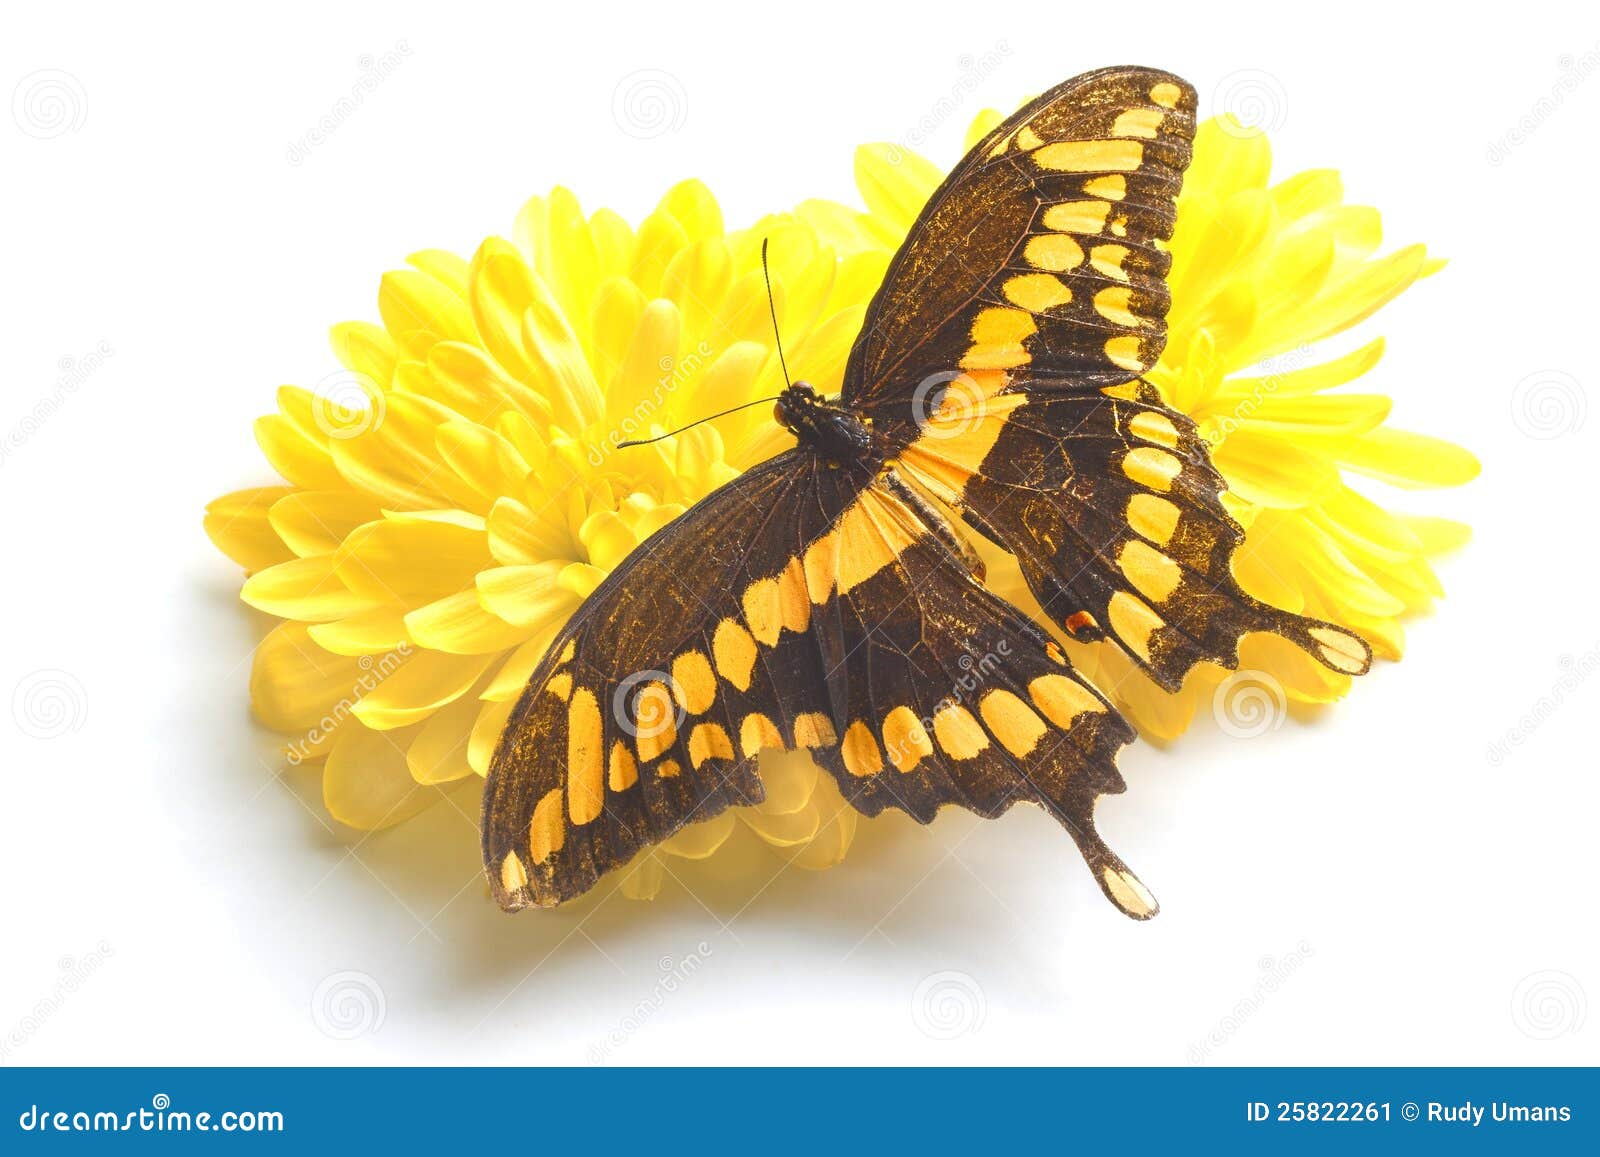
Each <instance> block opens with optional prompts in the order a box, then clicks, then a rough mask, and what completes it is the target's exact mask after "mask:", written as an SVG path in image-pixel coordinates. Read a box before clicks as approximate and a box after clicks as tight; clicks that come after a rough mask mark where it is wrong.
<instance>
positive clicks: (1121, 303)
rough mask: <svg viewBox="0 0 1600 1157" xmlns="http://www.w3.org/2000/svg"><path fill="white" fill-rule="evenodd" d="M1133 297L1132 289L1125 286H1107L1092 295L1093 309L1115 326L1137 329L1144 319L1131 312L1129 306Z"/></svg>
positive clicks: (1143, 322)
mask: <svg viewBox="0 0 1600 1157" xmlns="http://www.w3.org/2000/svg"><path fill="white" fill-rule="evenodd" d="M1132 297H1133V288H1132V287H1131V286H1127V285H1108V286H1106V287H1105V288H1104V289H1102V290H1100V292H1098V293H1096V294H1095V295H1094V309H1095V312H1096V313H1098V314H1099V315H1100V316H1101V317H1103V318H1105V319H1106V320H1107V321H1110V322H1115V323H1116V324H1117V325H1125V326H1127V327H1128V328H1129V329H1138V328H1139V327H1140V326H1142V325H1144V324H1145V320H1146V319H1145V318H1142V317H1140V316H1139V315H1138V314H1136V313H1134V312H1133V309H1132V308H1131V307H1130V305H1129V301H1130V299H1131V298H1132Z"/></svg>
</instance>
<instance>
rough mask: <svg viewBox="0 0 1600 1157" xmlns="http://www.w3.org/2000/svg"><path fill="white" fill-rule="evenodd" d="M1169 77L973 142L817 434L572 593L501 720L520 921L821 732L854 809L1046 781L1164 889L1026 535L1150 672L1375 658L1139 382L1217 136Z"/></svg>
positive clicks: (1151, 356)
mask: <svg viewBox="0 0 1600 1157" xmlns="http://www.w3.org/2000/svg"><path fill="white" fill-rule="evenodd" d="M1194 108H1195V94H1194V90H1193V89H1192V88H1191V87H1190V86H1188V85H1187V84H1186V83H1184V82H1183V81H1182V80H1180V79H1179V78H1177V77H1175V76H1172V75H1171V74H1170V73H1165V72H1160V71H1158V70H1154V69H1147V68H1138V67H1120V68H1110V69H1102V70H1100V71H1098V72H1093V73H1088V74H1085V75H1084V76H1080V77H1076V78H1074V79H1072V80H1069V81H1067V82H1065V83H1064V84H1061V85H1058V86H1057V87H1056V88H1054V89H1052V90H1050V91H1049V92H1046V93H1045V94H1043V95H1042V96H1040V97H1039V98H1037V99H1036V100H1034V101H1032V102H1030V103H1029V104H1028V105H1026V106H1024V107H1023V108H1022V109H1020V110H1019V111H1018V112H1017V113H1015V114H1014V115H1013V116H1012V117H1011V118H1009V119H1008V120H1007V121H1005V122H1004V123H1002V124H1001V125H1000V126H998V127H997V128H996V129H995V130H994V131H993V132H991V133H990V134H989V135H988V136H987V137H986V138H985V139H984V140H982V141H980V142H979V143H978V144H977V145H976V146H975V147H974V148H973V149H972V150H971V152H969V153H968V155H967V157H966V158H965V159H964V160H963V161H962V162H961V163H960V164H959V165H958V166H957V167H956V168H955V170H953V171H952V173H951V174H950V176H949V177H948V178H947V179H946V181H945V183H944V184H943V185H942V186H941V187H940V188H939V189H938V190H937V191H936V192H935V193H934V194H933V196H932V198H930V200H929V202H928V205H927V207H926V208H925V209H924V210H923V212H922V215H921V216H920V217H919V219H918V220H917V222H916V223H915V224H914V225H913V226H912V228H911V231H910V233H909V234H908V236H907V238H906V241H905V243H904V245H903V246H902V247H901V249H900V251H899V253H898V254H897V255H896V257H895V259H894V260H893V262H891V264H890V266H889V269H888V271H887V273H886V275H885V278H884V282H883V285H882V287H881V288H880V289H879V291H878V294H877V296H876V297H875V298H874V300H873V302H872V304H871V306H870V307H869V309H868V312H867V316H866V319H865V321H864V324H863V327H862V331H861V335H860V336H859V337H858V338H857V340H856V344H855V346H854V348H853V350H852V352H851V356H850V359H849V364H848V366H847V368H846V371H845V377H844V382H843V387H842V390H841V393H840V396H839V397H838V399H837V400H830V399H826V398H824V397H822V396H821V395H819V394H818V392H817V391H816V390H814V389H813V388H812V387H810V386H808V385H806V384H805V383H803V382H797V383H795V384H794V385H793V386H791V387H789V388H788V389H786V390H785V391H784V392H783V394H782V395H781V396H780V398H779V399H778V402H777V404H776V406H775V412H774V417H775V419H776V420H777V421H778V423H779V424H780V425H782V426H784V427H786V428H787V429H789V430H790V431H792V432H793V433H794V434H795V437H796V440H797V442H798V445H797V446H796V447H794V448H793V449H791V450H788V451H785V452H784V453H782V454H779V455H777V456H776V457H774V458H772V459H769V460H768V461H766V462H763V463H760V464H758V465H756V466H755V467H753V468H752V469H750V470H749V471H747V472H746V473H745V474H743V475H741V476H740V477H738V478H736V479H734V480H733V481H732V482H730V483H728V484H727V485H725V486H723V487H721V488H720V489H718V490H716V491H714V492H713V493H711V494H710V495H708V496H707V497H706V498H705V499H703V500H702V501H701V502H700V503H698V504H697V505H696V506H694V507H693V508H692V509H690V510H689V511H688V512H687V513H685V514H684V515H682V516H681V517H680V518H678V519H677V520H676V521H674V522H673V523H671V524H669V525H668V526H666V527H664V528H663V529H662V530H660V531H658V532H657V533H656V534H655V535H654V536H652V537H651V538H649V539H648V540H646V541H645V542H644V543H642V544H641V545H640V546H639V547H638V548H637V549H636V550H635V551H634V552H633V553H632V554H631V555H629V557H628V558H627V559H625V560H624V561H623V562H622V564H621V565H620V566H618V567H617V568H616V569H615V570H614V571H613V572H612V574H611V576H610V577H609V578H608V579H607V580H606V582H604V583H603V584H602V585H601V586H600V587H599V588H598V589H597V590H595V591H594V593H593V594H591V595H590V596H589V598H588V599H587V600H586V601H585V602H584V604H583V605H582V606H580V607H579V609H578V610H577V611H576V612H575V613H574V615H573V617H572V619H571V620H570V621H569V623H568V624H567V626H566V627H565V629H564V630H563V631H562V633H561V634H560V635H559V636H558V637H557V638H556V640H555V641H554V643H553V644H552V645H551V647H550V650H549V652H548V653H547V654H546V656H545V657H544V659H543V660H542V661H541V663H540V664H539V666H538V668H537V669H536V670H535V671H534V673H533V675H532V677H531V679H530V680H529V683H528V686H527V688H526V690H525V691H524V693H523V695H522V697H521V699H520V700H519V701H518V703H517V705H516V707H515V709H514V710H513V712H512V714H511V717H510V719H509V721H508V723H507V725H506V729H505V732H504V733H503V735H502V738H501V741H500V744H499V747H498V748H497V750H496V752H495V756H494V760H493V762H492V765H491V768H490V771H489V777H488V783H487V786H486V790H485V793H484V811H483V849H484V863H485V867H486V869H487V872H488V876H489V881H490V885H491V888H492V890H493V891H494V894H495V896H496V898H497V899H498V900H499V902H500V903H501V905H502V906H503V907H505V908H507V909H508V910H515V909H518V908H522V907H526V906H529V905H535V906H542V907H544V906H550V905H554V904H559V903H561V902H563V901H565V900H568V899H571V898H572V897H574V896H577V895H580V894H581V893H583V892H584V891H586V890H587V889H588V888H589V887H591V886H592V885H593V884H594V883H595V882H596V881H597V880H598V879H599V878H600V876H601V875H603V874H604V873H605V872H608V871H610V870H612V869H614V868H617V867H620V866H622V865H624V864H626V863H628V862H629V861H630V860H631V859H632V858H633V857H634V856H635V855H637V854H638V853H639V852H640V851H641V850H643V849H646V848H648V847H650V846H651V845H653V844H656V843H659V842H660V841H662V840H664V839H666V838H668V837H669V836H671V835H672V834H673V833H674V832H676V831H678V830H679V829H681V828H682V827H684V826H685V825H686V824H689V823H694V822H697V821H700V820H705V819H709V818H711V817H712V816H714V815H716V814H717V813H719V812H721V811H722V810H724V809H726V808H728V807H734V806H741V805H747V804H751V803H756V802H759V801H760V800H761V799H762V798H763V795H764V789H763V785H762V782H761V777H760V775H759V772H758V763H759V758H760V754H761V752H762V751H763V750H765V749H768V748H786V749H796V748H803V749H805V750H807V751H808V752H809V753H810V755H811V756H812V758H813V759H814V760H815V761H816V762H817V763H818V765H819V766H820V767H822V768H823V769H824V770H825V771H826V772H827V773H828V774H830V775H832V777H833V778H834V780H835V781H836V782H837V783H838V785H839V788H840V793H841V795H842V796H843V798H844V799H845V800H846V801H847V803H848V805H849V806H852V807H855V808H856V809H858V810H859V811H861V812H863V813H865V814H868V815H875V814H877V813H879V812H881V811H883V810H885V809H886V808H897V809H899V810H901V811H904V812H906V813H907V814H908V815H910V816H912V817H913V818H914V819H916V820H918V821H920V822H924V823H926V822H929V821H931V820H932V819H933V818H934V817H935V815H936V814H937V813H938V811H939V810H940V808H942V807H945V806H959V807H964V808H966V809H968V810H971V811H973V812H976V813H977V814H979V815H982V816H986V817H990V816H998V815H1000V814H1001V813H1003V812H1004V811H1006V810H1007V809H1009V808H1010V807H1011V806H1012V805H1013V804H1014V803H1018V802H1028V803H1033V804H1036V805H1037V806H1039V807H1041V808H1043V809H1044V810H1045V811H1047V812H1048V813H1049V814H1050V815H1052V816H1054V817H1055V818H1056V819H1057V820H1058V821H1060V823H1061V824H1062V825H1063V827H1064V828H1066V830H1067V831H1068V833H1069V834H1070V835H1071V836H1072V838H1073V839H1074V841H1075V842H1076V843H1077V845H1078V848H1079V850H1080V852H1081V853H1082V854H1083V857H1084V859H1085V860H1086V862H1087V863H1088V866H1089V868H1090V870H1091V872H1092V874H1093V876H1094V878H1095V880H1096V882H1097V883H1098V884H1099V886H1100V888H1101V890H1102V891H1103V892H1104V893H1105V895H1106V896H1107V897H1108V898H1109V899H1110V900H1111V901H1112V902H1113V903H1114V904H1115V905H1116V906H1117V907H1119V908H1120V909H1122V911H1124V912H1125V913H1127V914H1128V915H1130V916H1133V917H1135V918H1139V919H1145V918H1148V917H1150V916H1152V915H1154V913H1155V911H1156V904H1155V900H1154V898H1153V897H1152V896H1151V895H1150V893H1149V891H1148V890H1147V889H1146V888H1145V887H1144V885H1143V884H1142V883H1140V882H1139V880H1138V879H1137V878H1136V877H1135V876H1134V875H1133V873H1132V872H1131V871H1130V870H1129V869H1128V868H1127V866H1126V865H1125V864H1124V863H1123V862H1122V861H1121V860H1120V859H1119V858H1118V857H1117V856H1116V855H1115V853H1113V852H1112V851H1111V850H1110V849H1109V848H1108V847H1107V846H1106V843H1105V841H1104V840H1103V839H1102V838H1101V837H1100V835H1099V833H1098V832H1097V830H1096V828H1095V824H1094V809H1095V804H1096V801H1097V800H1098V799H1099V798H1100V797H1101V796H1103V795H1106V794H1110V793H1115V792H1119V791H1122V790H1123V782H1122V779H1121V776H1120V775H1119V774H1118V772H1117V769H1116V765H1115V759H1116V754H1117V751H1118V750H1119V749H1120V748H1121V747H1122V746H1123V745H1125V744H1127V743H1129V742H1131V741H1132V740H1133V738H1134V732H1133V729H1132V728H1131V727H1130V726H1129V725H1128V724H1127V722H1126V721H1125V720H1123V719H1122V717H1121V716H1120V715H1119V714H1118V713H1117V712H1116V711H1115V709H1114V708H1113V707H1112V705H1111V703H1110V701H1109V700H1108V699H1107V698H1106V696H1105V695H1104V694H1103V693H1102V692H1101V691H1100V690H1099V689H1097V688H1096V687H1094V686H1093V685H1091V684H1090V683H1089V682H1088V681H1087V680H1086V679H1085V678H1084V677H1083V676H1082V675H1080V674H1079V673H1078V672H1077V671H1076V670H1075V669H1074V668H1073V666H1072V664H1071V663H1070V662H1069V660H1068V658H1067V656H1066V655H1065V654H1064V653H1063V651H1062V649H1061V647H1060V646H1058V645H1057V643H1056V641H1055V640H1054V639H1052V637H1051V636H1050V635H1049V634H1048V633H1047V632H1046V631H1045V630H1044V628H1043V627H1042V626H1041V625H1040V623H1039V622H1037V621H1035V619H1033V618H1030V617H1029V616H1028V615H1025V614H1024V613H1023V612H1022V611H1020V610H1019V609H1018V608H1017V607H1015V606H1013V605H1012V604H1010V603H1009V602H1007V601H1005V600H1004V599H1001V598H999V597H998V596H997V595H995V594H994V593H993V592H991V591H990V590H989V589H987V588H986V587H985V586H984V585H983V583H982V581H981V579H982V566H981V563H979V562H978V559H977V555H976V552H975V551H974V550H973V549H972V548H971V546H970V545H969V544H968V541H967V539H966V537H965V535H964V533H963V532H962V530H961V529H959V528H960V527H961V526H963V525H964V526H965V528H966V529H969V530H971V531H972V532H974V533H975V534H977V535H980V536H982V537H984V538H986V539H988V540H990V541H991V542H992V543H993V544H994V545H995V546H997V547H999V548H1000V549H1001V550H1004V551H1006V552H1008V553H1009V554H1011V555H1012V556H1013V557H1014V558H1015V559H1016V561H1017V563H1018V566H1019V567H1020V569H1021V573H1022V576H1023V578H1024V579H1025V580H1026V582H1027V584H1028V586H1029V588H1030V590H1031V592H1032V594H1033V596H1034V598H1035V600H1036V601H1037V604H1038V608H1039V611H1041V612H1042V614H1043V617H1044V618H1045V619H1046V620H1048V621H1049V622H1050V623H1051V624H1053V625H1054V627H1055V628H1056V629H1057V630H1058V631H1059V632H1060V633H1061V635H1062V636H1063V637H1071V638H1074V639H1078V640H1086V639H1107V640H1110V641H1113V642H1115V643H1116V644H1117V645H1118V646H1119V647H1121V648H1122V649H1123V651H1124V652H1126V654H1127V655H1128V656H1129V658H1130V659H1131V660H1132V661H1133V663H1134V664H1135V665H1136V666H1138V667H1139V668H1140V669H1142V670H1143V671H1144V672H1145V673H1146V674H1147V675H1149V676H1150V677H1151V678H1152V679H1154V680H1155V681H1156V682H1157V683H1159V684H1161V685H1162V686H1164V687H1168V688H1177V687H1179V686H1181V684H1182V682H1183V679H1184V677H1185V676H1186V675H1187V674H1188V672H1189V671H1191V670H1192V669H1193V668H1194V666H1195V665H1197V664H1199V663H1201V662H1212V663H1216V664H1220V665H1222V666H1225V667H1230V666H1237V664H1238V647H1239V642H1240V640H1241V639H1242V638H1243V637H1244V635H1245V634H1247V633H1249V632H1252V631H1266V632H1272V633H1276V634H1279V635H1281V636H1284V637H1286V638H1288V639H1290V640H1291V641H1293V642H1295V643H1296V644H1298V645H1299V646H1300V647H1302V648H1303V649H1305V650H1306V651H1307V652H1308V653H1309V654H1311V655H1312V656H1313V657H1314V658H1316V659H1318V660H1319V661H1321V662H1322V663H1324V664H1326V665H1327V666H1329V667H1332V668H1333V669H1334V670H1337V671H1341V672H1345V673H1349V674H1359V673H1361V672H1363V671H1365V670H1366V669H1367V667H1368V665H1369V663H1370V659H1371V652H1370V649H1369V648H1368V647H1367V645H1366V644H1365V642H1363V641H1362V640H1361V639H1360V638H1359V637H1357V636H1355V635H1353V634H1351V633H1350V632H1349V631H1346V630H1344V629H1343V628H1340V627H1337V626H1335V625H1333V624H1330V623H1322V622H1318V621H1316V620H1313V619H1307V618H1303V617H1301V616H1299V615H1294V614H1290V613H1288V612H1285V611H1282V610H1279V609H1278V608H1275V607H1272V606H1268V605H1266V604H1264V603H1261V602H1259V601H1258V600H1256V599H1254V598H1252V597H1251V596H1250V595H1249V594H1247V593H1246V592H1245V591H1244V590H1243V589H1241V588H1240V587H1239V585H1238V583H1237V582H1236V581H1235V580H1234V578H1233V575H1232V572H1231V560H1232V555H1233V552H1234V550H1235V549H1236V548H1237V547H1238V545H1239V542H1240V541H1241V539H1242V533H1243V532H1242V531H1241V529H1240V528H1239V526H1238V525H1237V523H1235V522H1234V520H1233V519H1232V518H1231V516H1230V515H1229V514H1228V512H1227V510H1226V508H1225V507H1224V506H1223V504H1222V502H1221V492H1222V490H1223V480H1222V478H1221V476H1220V475H1219V474H1218V473H1217V472H1216V470H1215V469H1214V468H1213V466H1212V465H1211V462H1210V458H1209V453H1208V449H1207V446H1206V444H1205V442H1204V441H1203V439H1202V438H1201V437H1200V436H1199V432H1198V430H1197V429H1196V428H1195V426H1194V423H1193V422H1191V421H1190V420H1189V419H1188V418H1187V417H1186V416H1185V415H1183V414H1181V413H1179V412H1177V411H1175V410H1173V409H1171V408H1169V407H1168V406H1166V405H1165V403H1164V402H1163V401H1162V399H1161V397H1160V395H1159V394H1158V393H1157V392H1156V391H1155V390H1154V389H1153V388H1152V387H1151V386H1150V385H1149V384H1148V382H1147V381H1146V380H1145V378H1144V373H1145V371H1146V370H1147V369H1149V368H1150V367H1151V366H1153V365H1154V364H1155V362H1156V360H1157V358H1158V357H1159V356H1160V353H1161V349H1162V347H1163V345H1164V342H1165V312H1166V308H1167V305H1168V301H1169V295H1168V291H1167V288H1166V283H1165V275H1166V272H1167V267H1168V265H1169V263H1170V259H1169V258H1168V256H1167V251H1166V242H1167V240H1168V239H1169V238H1170V236H1171V232H1172V227H1173V223H1174V221H1175V219H1176V211H1175V199H1176V197H1177V194H1178V190H1179V187H1180V184H1181V179H1182V173H1183V169H1184V167H1185V166H1186V165H1187V163H1188V159H1189V153H1190V144H1191V141H1192V139H1193V134H1194Z"/></svg>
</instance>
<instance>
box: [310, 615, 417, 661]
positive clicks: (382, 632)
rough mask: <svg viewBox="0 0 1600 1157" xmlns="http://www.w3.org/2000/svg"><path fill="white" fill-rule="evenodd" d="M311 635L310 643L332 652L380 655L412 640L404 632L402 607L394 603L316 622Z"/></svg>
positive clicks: (404, 620) (404, 618)
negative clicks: (327, 621) (340, 617)
mask: <svg viewBox="0 0 1600 1157" xmlns="http://www.w3.org/2000/svg"><path fill="white" fill-rule="evenodd" d="M310 634H311V639H312V641H313V642H315V643H316V644H317V645H318V646H319V647H321V648H322V649H323V650H326V651H332V652H333V653H334V654H335V655H380V654H382V653H384V652H385V651H394V650H398V649H401V648H403V647H405V646H407V645H409V643H410V641H411V640H410V638H409V637H408V636H407V635H406V613H405V609H404V608H403V607H396V606H385V607H379V608H377V609H376V610H371V611H364V612H362V613H361V614H359V615H351V616H350V617H349V618H347V619H336V620H334V621H333V622H329V623H315V624H313V625H312V627H311V631H310Z"/></svg>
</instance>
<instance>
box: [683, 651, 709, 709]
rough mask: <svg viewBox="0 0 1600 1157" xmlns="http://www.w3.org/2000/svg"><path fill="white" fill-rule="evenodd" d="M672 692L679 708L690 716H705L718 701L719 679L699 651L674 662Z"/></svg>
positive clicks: (685, 654)
mask: <svg viewBox="0 0 1600 1157" xmlns="http://www.w3.org/2000/svg"><path fill="white" fill-rule="evenodd" d="M672 691H673V694H674V695H675V696H676V697H677V700H678V706H680V707H682V708H683V709H684V710H685V711H687V712H688V713H689V714H690V715H704V714H705V713H706V712H707V711H710V710H711V705H712V704H713V703H715V702H716V701H717V677H716V676H715V675H713V674H712V673H711V663H710V662H709V661H708V660H707V659H706V657H705V656H704V655H702V654H701V653H700V652H699V651H685V652H684V653H683V654H681V655H679V656H678V657H677V658H676V659H674V660H672Z"/></svg>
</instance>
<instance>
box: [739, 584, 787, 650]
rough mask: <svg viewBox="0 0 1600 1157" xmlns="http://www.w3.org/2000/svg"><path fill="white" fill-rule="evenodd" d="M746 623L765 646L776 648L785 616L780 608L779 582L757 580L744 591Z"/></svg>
mask: <svg viewBox="0 0 1600 1157" xmlns="http://www.w3.org/2000/svg"><path fill="white" fill-rule="evenodd" d="M740 601H741V602H742V603H743V605H744V621H745V622H747V623H749V624H750V631H751V633H752V634H753V635H755V637H756V638H758V639H760V640H761V642H762V645H763V646H767V647H772V646H776V645H777V642H778V634H779V633H780V632H781V631H782V630H783V615H782V613H781V612H780V610H779V608H778V580H777V579H757V580H756V581H755V582H753V583H751V584H750V585H749V586H747V587H745V589H744V598H743V599H741V600H740Z"/></svg>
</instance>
